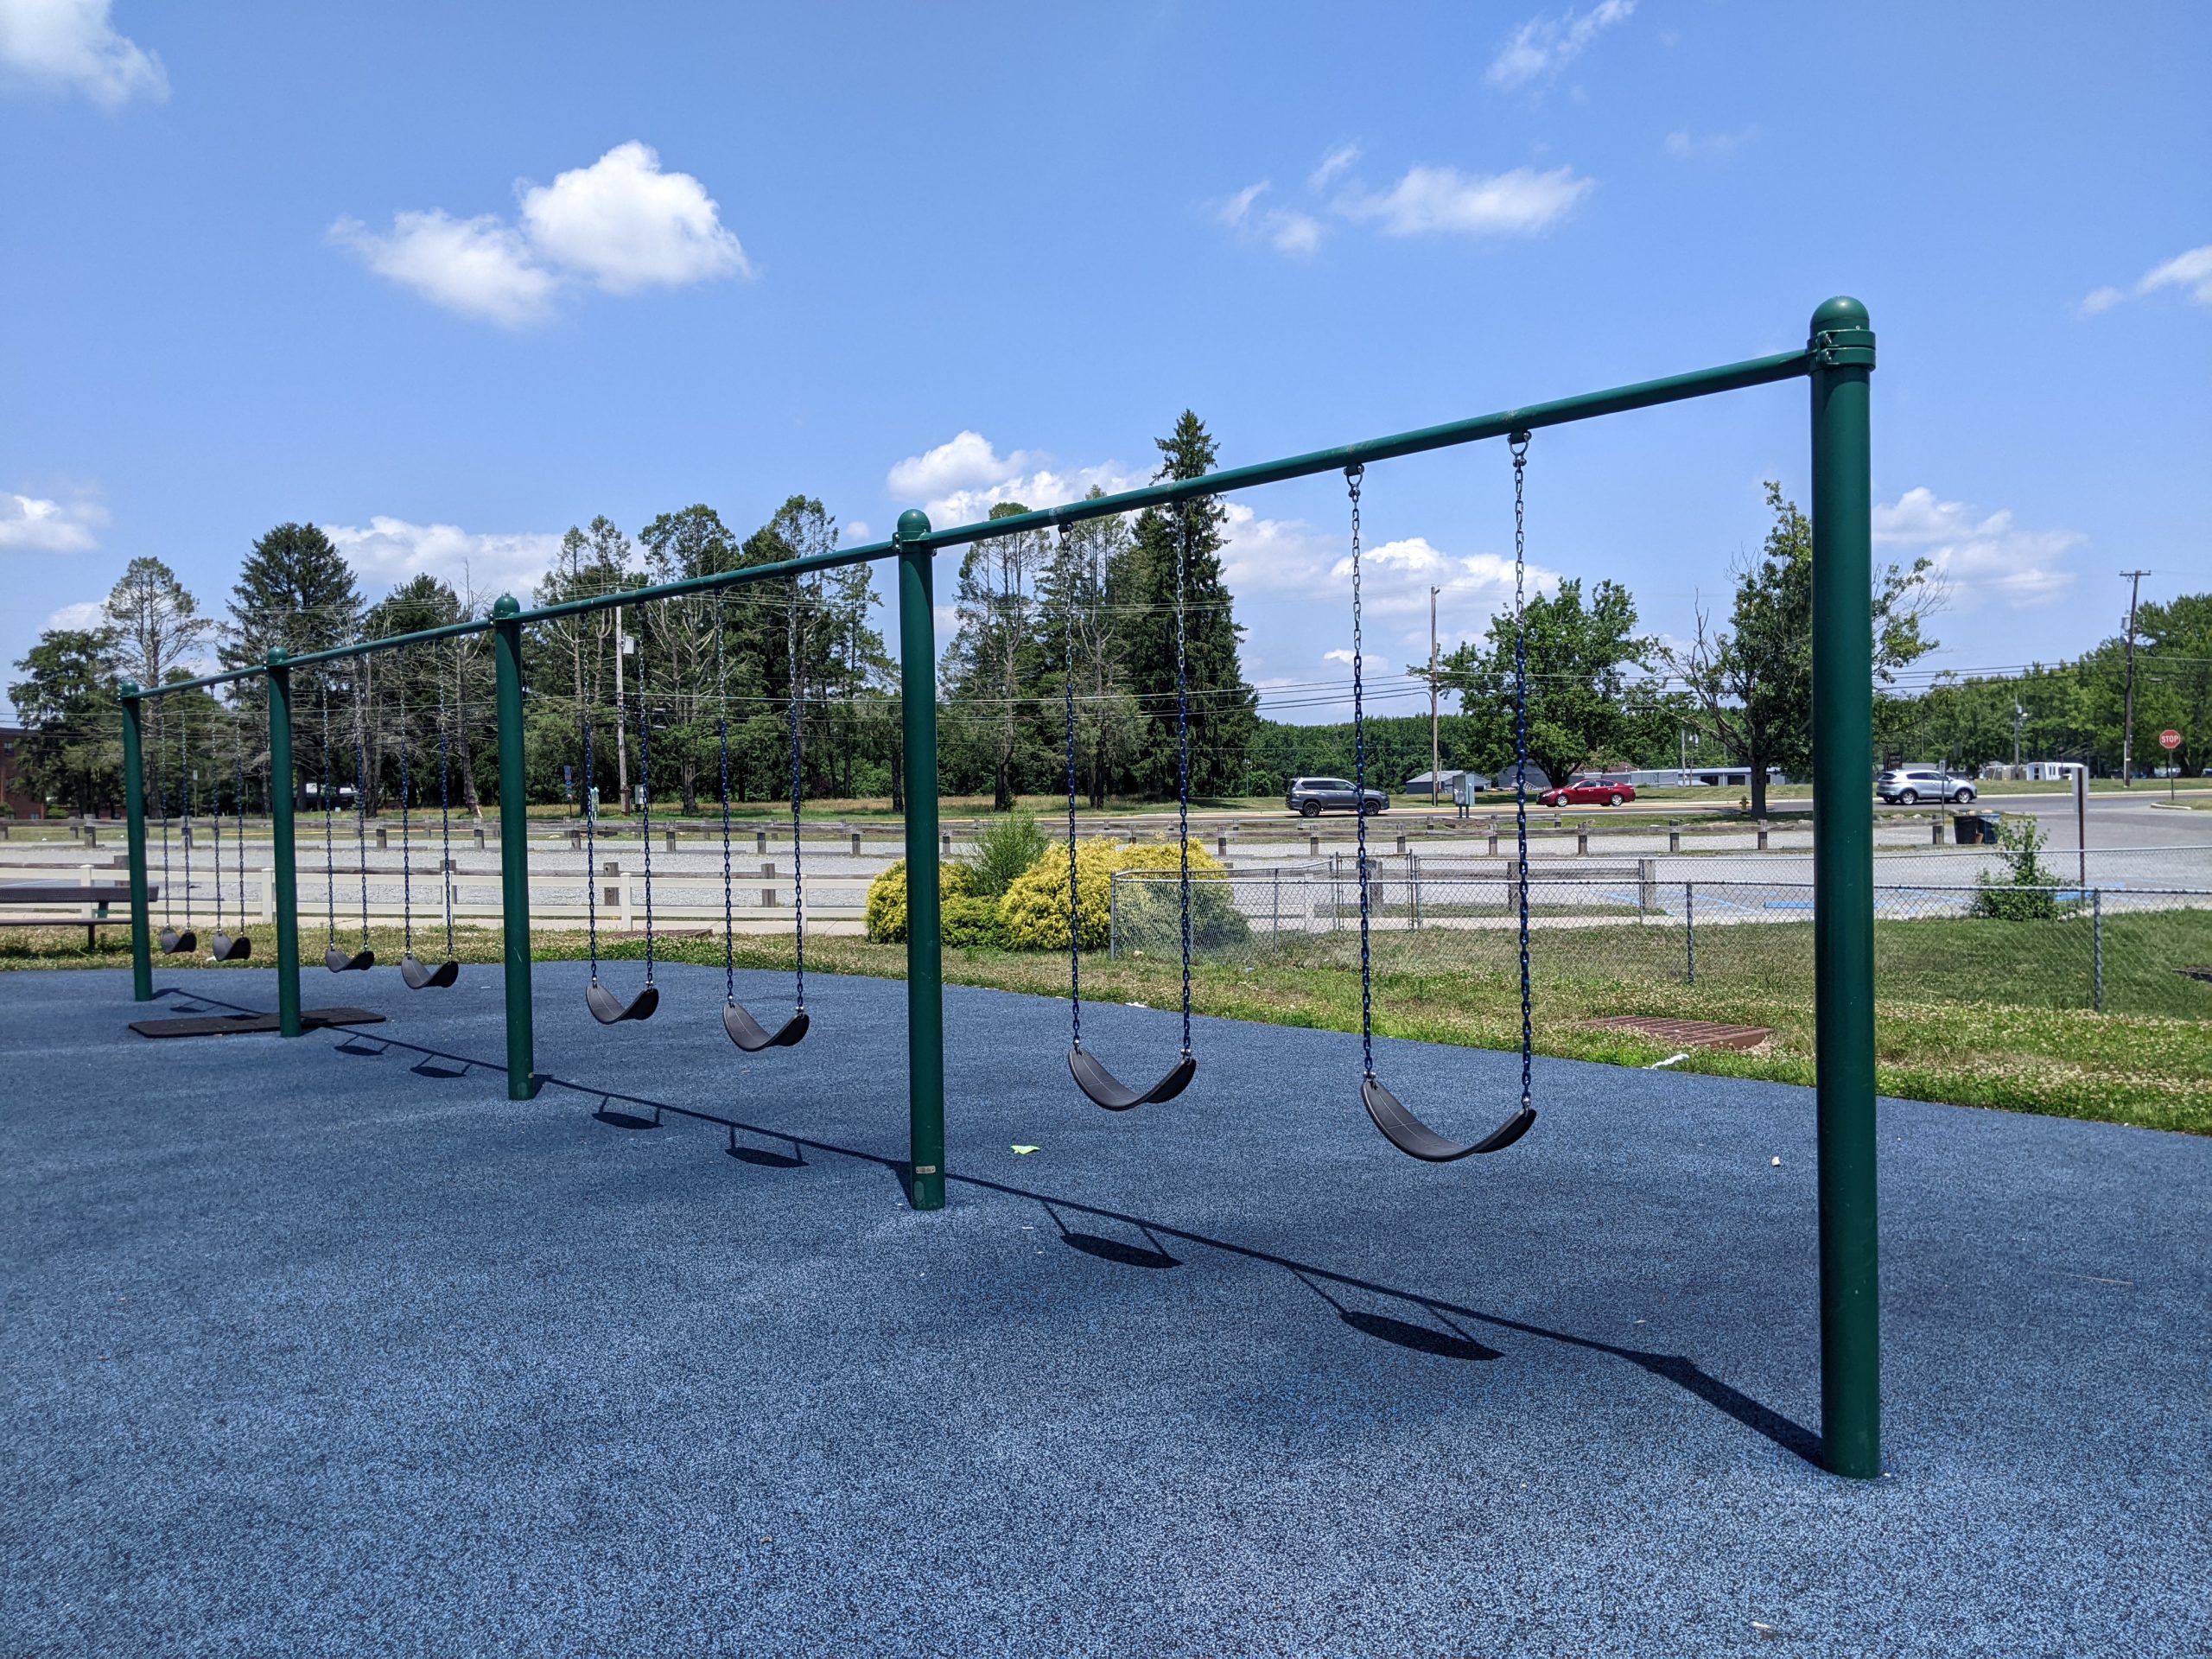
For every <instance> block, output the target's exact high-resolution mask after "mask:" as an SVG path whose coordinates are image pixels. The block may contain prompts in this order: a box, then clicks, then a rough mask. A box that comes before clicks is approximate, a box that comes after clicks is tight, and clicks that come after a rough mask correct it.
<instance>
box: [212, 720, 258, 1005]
mask: <svg viewBox="0 0 2212 1659" xmlns="http://www.w3.org/2000/svg"><path fill="white" fill-rule="evenodd" d="M231 757H232V760H234V761H235V762H236V763H237V768H238V770H237V774H236V777H235V779H233V781H232V795H231V804H232V806H233V807H234V808H235V809H237V811H238V834H237V835H236V836H233V837H232V843H231V845H232V852H233V853H234V854H235V855H237V860H238V925H239V926H240V927H241V928H243V927H244V926H245V741H244V740H243V739H242V738H241V737H240V736H239V735H238V715H236V714H233V715H232V716H231ZM213 805H214V810H213V812H212V813H211V814H210V815H209V817H210V818H211V820H212V821H213V825H214V829H215V932H214V936H213V938H210V939H209V940H208V941H207V960H208V961H210V962H244V961H245V959H246V958H247V957H251V955H252V954H253V941H252V940H251V939H249V938H246V937H245V934H243V933H240V934H239V935H238V936H237V937H236V938H232V936H231V935H230V934H229V933H227V932H226V931H224V928H223V804H222V802H221V801H220V800H217V801H215V802H214V803H213Z"/></svg>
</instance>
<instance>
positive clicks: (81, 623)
mask: <svg viewBox="0 0 2212 1659" xmlns="http://www.w3.org/2000/svg"><path fill="white" fill-rule="evenodd" d="M106 621H107V607H106V606H105V605H103V604H102V603H100V601H99V600H97V599H80V600H79V601H77V602H76V603H75V604H74V605H64V606H63V607H61V608H60V610H58V611H55V612H54V613H51V614H50V615H48V618H47V619H46V626H48V627H49V628H70V629H74V630H77V631H79V632H81V631H83V630H86V629H88V628H97V627H100V626H104V625H105V623H106Z"/></svg>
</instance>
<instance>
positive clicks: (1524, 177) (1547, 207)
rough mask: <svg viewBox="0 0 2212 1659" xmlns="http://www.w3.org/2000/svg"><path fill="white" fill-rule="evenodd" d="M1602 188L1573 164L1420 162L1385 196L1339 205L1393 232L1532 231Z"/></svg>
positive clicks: (1356, 196) (1351, 197)
mask: <svg viewBox="0 0 2212 1659" xmlns="http://www.w3.org/2000/svg"><path fill="white" fill-rule="evenodd" d="M1594 188H1596V186H1595V183H1594V181H1592V180H1590V179H1587V178H1582V177H1578V176H1577V175H1576V174H1575V171H1574V169H1573V168H1571V167H1555V168H1552V169H1551V170H1550V171H1548V172H1544V173H1539V172H1537V171H1535V169H1534V168H1526V167H1518V168H1514V169H1513V170H1512V171H1511V172H1510V173H1473V174H1464V173H1461V172H1460V171H1459V169H1458V168H1450V167H1414V168H1408V169H1407V171H1406V175H1405V177H1403V178H1402V179H1400V180H1399V181H1398V182H1397V183H1396V184H1395V185H1394V186H1392V187H1391V188H1390V189H1389V190H1388V191H1386V192H1384V193H1383V194H1380V195H1370V194H1364V193H1362V192H1358V191H1354V192H1351V193H1350V194H1347V195H1346V197H1345V198H1344V200H1341V201H1339V202H1338V204H1337V211H1338V212H1339V213H1343V214H1344V216H1345V217H1347V218H1349V219H1357V220H1361V221H1374V222H1376V223H1379V224H1380V225H1381V226H1382V227H1383V231H1384V232H1386V233H1387V234H1389V235H1391V236H1421V235H1425V234H1427V233H1429V232H1453V233H1456V234H1459V235H1465V236H1526V235H1530V234H1533V233H1534V232H1538V231H1541V230H1543V229H1545V228H1547V227H1548V226H1551V225H1553V224H1554V223H1555V222H1557V221H1558V220H1559V219H1560V218H1561V217H1563V216H1564V215H1565V214H1566V213H1568V212H1569V211H1570V210H1572V209H1573V207H1574V205H1575V203H1577V202H1578V201H1580V200H1582V198H1583V197H1584V196H1586V195H1587V194H1589V193H1590V192H1591V191H1592V189H1594Z"/></svg>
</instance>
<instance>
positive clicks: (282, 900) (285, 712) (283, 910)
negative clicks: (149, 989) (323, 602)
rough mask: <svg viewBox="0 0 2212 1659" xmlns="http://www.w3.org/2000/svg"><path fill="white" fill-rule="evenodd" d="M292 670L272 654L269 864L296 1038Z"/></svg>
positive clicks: (288, 1019)
mask: <svg viewBox="0 0 2212 1659" xmlns="http://www.w3.org/2000/svg"><path fill="white" fill-rule="evenodd" d="M299 788H300V785H299V779H297V778H296V777H295V776H294V775H293V772H292V669H291V663H290V659H289V658H288V657H287V656H286V655H285V652H284V650H283V647H282V646H281V645H280V646H278V647H277V648H276V649H275V650H273V651H271V652H270V653H269V861H270V872H271V880H273V881H274V883H275V885H276V888H277V892H276V895H275V897H276V900H277V1033H278V1034H280V1035H282V1036H285V1037H296V1036H298V1035H299V1034H300V1033H301V1032H302V1030H304V1029H305V1027H302V1025H301V1023H300V861H299V847H298V844H297V842H296V840H295V838H294V835H295V832H294V820H293V812H292V804H293V802H294V801H296V799H298V798H299Z"/></svg>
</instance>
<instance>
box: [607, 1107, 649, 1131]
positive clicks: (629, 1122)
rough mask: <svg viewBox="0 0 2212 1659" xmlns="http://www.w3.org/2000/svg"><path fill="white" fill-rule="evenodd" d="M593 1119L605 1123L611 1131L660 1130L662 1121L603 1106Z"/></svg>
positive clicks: (618, 1108)
mask: <svg viewBox="0 0 2212 1659" xmlns="http://www.w3.org/2000/svg"><path fill="white" fill-rule="evenodd" d="M592 1117H593V1119H594V1121H595V1122H601V1123H604V1124H606V1125H607V1128H611V1129H657V1128H660V1120H659V1119H658V1117H641V1116H639V1115H638V1114H637V1113H635V1112H626V1111H624V1110H622V1109H620V1107H618V1106H611V1105H609V1106H601V1108H600V1109H598V1110H597V1111H595V1112H594V1113H593V1114H592Z"/></svg>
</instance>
